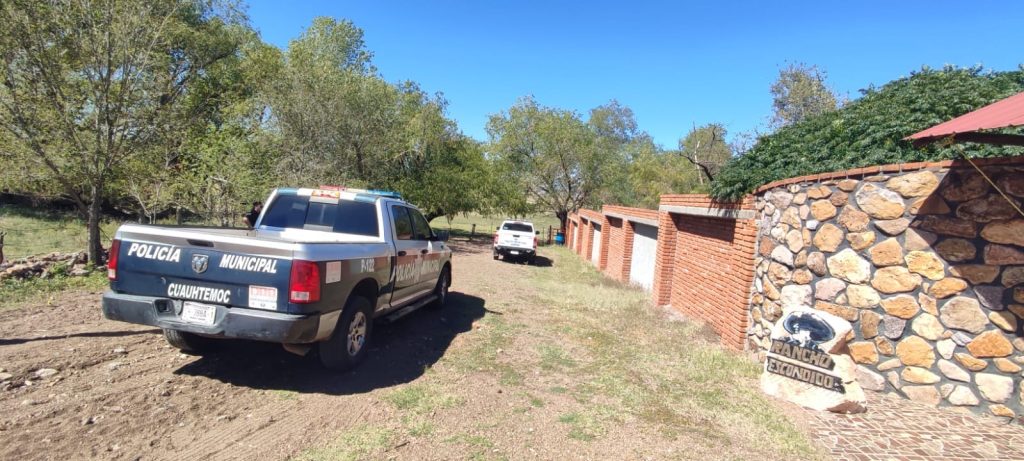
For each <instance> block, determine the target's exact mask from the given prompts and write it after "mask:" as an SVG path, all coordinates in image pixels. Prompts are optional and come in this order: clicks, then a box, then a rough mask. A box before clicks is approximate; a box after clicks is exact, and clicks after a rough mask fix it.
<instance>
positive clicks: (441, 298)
mask: <svg viewBox="0 0 1024 461" xmlns="http://www.w3.org/2000/svg"><path fill="white" fill-rule="evenodd" d="M450 286H452V270H451V268H450V267H448V266H445V267H444V269H441V275H439V276H438V277H437V285H435V286H434V297H435V298H436V299H434V302H432V303H430V307H432V308H434V309H440V308H442V307H444V306H445V304H448V287H450Z"/></svg>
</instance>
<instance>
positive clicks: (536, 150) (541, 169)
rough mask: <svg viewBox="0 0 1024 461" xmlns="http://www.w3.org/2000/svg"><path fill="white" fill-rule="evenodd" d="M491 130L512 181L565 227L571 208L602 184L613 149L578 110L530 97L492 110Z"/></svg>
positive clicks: (493, 143) (497, 155)
mask: <svg viewBox="0 0 1024 461" xmlns="http://www.w3.org/2000/svg"><path fill="white" fill-rule="evenodd" d="M487 133H488V135H489V136H490V139H491V151H492V153H493V154H494V156H495V158H496V160H497V161H498V162H500V163H503V164H504V166H503V169H504V171H506V172H507V173H508V174H509V181H510V183H512V184H516V185H518V186H519V187H520V190H521V191H523V192H524V193H525V195H526V196H528V197H529V198H530V199H531V200H532V201H534V202H535V203H536V204H537V205H538V206H539V207H541V208H543V209H545V210H548V211H551V212H552V213H554V214H555V216H556V217H558V219H559V221H560V222H561V225H562V228H563V229H564V228H565V221H566V220H567V219H568V216H569V213H571V212H573V211H575V210H577V209H579V208H580V206H582V205H583V204H584V202H586V201H587V199H589V198H590V197H591V194H593V193H594V192H595V191H596V190H597V189H598V188H600V187H601V185H602V173H603V171H604V169H603V167H604V163H605V160H606V159H607V156H606V155H607V154H606V152H604V150H603V149H598V148H597V146H596V145H595V144H596V135H595V132H594V131H593V130H592V129H590V127H588V126H587V124H586V123H584V122H583V120H581V119H580V117H579V115H578V114H576V113H574V112H570V111H566V110H560V109H554V108H549V107H543V106H541V105H539V104H537V102H536V101H535V100H534V99H533V98H531V97H527V98H523V99H520V100H519V101H518V102H516V104H515V105H513V106H512V108H510V109H509V110H508V111H507V112H503V113H501V114H496V115H492V116H491V118H490V121H489V122H488V123H487Z"/></svg>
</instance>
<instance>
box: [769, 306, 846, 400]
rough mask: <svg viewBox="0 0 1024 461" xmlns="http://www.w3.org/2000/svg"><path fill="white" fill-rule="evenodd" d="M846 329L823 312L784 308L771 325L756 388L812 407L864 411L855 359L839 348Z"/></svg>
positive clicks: (844, 347) (835, 318)
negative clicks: (766, 349)
mask: <svg viewBox="0 0 1024 461" xmlns="http://www.w3.org/2000/svg"><path fill="white" fill-rule="evenodd" d="M852 328H853V327H852V326H851V325H850V322H847V321H846V320H843V319H841V318H839V317H836V316H835V315H832V314H829V313H827V312H822V311H819V310H815V309H809V308H806V307H798V308H794V309H791V310H788V311H786V313H785V314H784V315H783V316H782V318H781V319H779V321H778V323H776V324H775V327H774V328H773V329H772V333H771V347H770V348H769V349H768V353H767V357H766V359H765V366H764V374H762V375H761V389H762V390H763V391H764V392H765V393H766V394H768V395H771V396H775V397H778V398H781V399H785V400H788V401H790V402H793V403H796V404H798V405H801V406H804V407H807V408H811V409H815V410H828V411H833V412H837V413H860V412H862V411H864V410H865V409H866V407H865V399H864V391H863V390H862V389H861V387H860V385H858V384H857V382H856V380H855V377H854V371H855V370H856V364H854V362H853V359H851V358H850V356H849V355H848V354H846V353H845V352H846V341H847V339H848V338H849V334H850V331H851V330H852Z"/></svg>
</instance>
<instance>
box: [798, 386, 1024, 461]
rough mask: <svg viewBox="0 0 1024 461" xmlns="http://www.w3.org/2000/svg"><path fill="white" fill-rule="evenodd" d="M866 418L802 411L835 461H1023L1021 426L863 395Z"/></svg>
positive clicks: (813, 431) (912, 403)
mask: <svg viewBox="0 0 1024 461" xmlns="http://www.w3.org/2000/svg"><path fill="white" fill-rule="evenodd" d="M868 405H869V406H868V412H867V413H862V414H858V415H839V414H834V413H827V412H813V411H805V412H804V413H806V415H807V417H808V419H807V421H808V422H809V423H810V424H811V427H809V428H807V431H808V432H809V433H810V434H811V435H812V436H813V437H816V438H817V440H818V441H819V442H820V443H821V444H822V445H824V446H825V448H826V449H828V450H829V451H830V452H831V454H832V456H834V457H835V459H836V460H840V461H853V460H857V461H861V460H901V461H903V460H908V461H909V460H915V461H916V460H1016V461H1020V460H1024V425H1021V424H1017V423H1007V422H1006V420H1004V419H1001V418H994V417H993V418H988V417H983V416H976V415H973V414H969V413H966V412H961V411H959V410H956V409H952V408H933V407H929V406H926V405H922V404H919V403H916V402H911V401H909V400H906V399H901V398H899V397H896V396H892V395H884V394H876V393H873V392H869V393H868Z"/></svg>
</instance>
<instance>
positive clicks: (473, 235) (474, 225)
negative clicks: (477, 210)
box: [469, 224, 476, 242]
mask: <svg viewBox="0 0 1024 461" xmlns="http://www.w3.org/2000/svg"><path fill="white" fill-rule="evenodd" d="M475 236H476V224H473V228H472V229H471V230H470V231H469V241H470V242H472V241H473V237H475Z"/></svg>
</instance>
